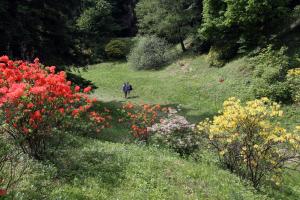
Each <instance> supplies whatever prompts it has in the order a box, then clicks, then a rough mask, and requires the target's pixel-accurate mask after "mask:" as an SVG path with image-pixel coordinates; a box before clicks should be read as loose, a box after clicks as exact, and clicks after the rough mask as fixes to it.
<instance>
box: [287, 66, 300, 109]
mask: <svg viewBox="0 0 300 200" xmlns="http://www.w3.org/2000/svg"><path fill="white" fill-rule="evenodd" d="M287 83H288V85H289V87H290V91H291V94H292V99H293V102H294V103H300V68H295V69H291V70H289V71H288V74H287Z"/></svg>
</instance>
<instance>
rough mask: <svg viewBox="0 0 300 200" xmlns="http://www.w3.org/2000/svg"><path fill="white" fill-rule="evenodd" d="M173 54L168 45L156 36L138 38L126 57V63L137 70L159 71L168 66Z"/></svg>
mask: <svg viewBox="0 0 300 200" xmlns="http://www.w3.org/2000/svg"><path fill="white" fill-rule="evenodd" d="M172 58H174V53H172V51H171V48H170V45H169V44H168V43H167V42H166V41H165V40H164V39H161V38H158V37H156V36H146V37H142V38H140V40H139V41H138V43H137V44H136V46H135V47H134V48H133V49H132V50H131V52H130V54H129V56H128V62H129V63H130V65H131V66H133V67H134V68H136V69H138V70H142V69H160V68H161V67H163V66H164V65H166V64H168V63H169V62H170V61H171V60H172Z"/></svg>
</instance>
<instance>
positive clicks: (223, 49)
mask: <svg viewBox="0 0 300 200" xmlns="http://www.w3.org/2000/svg"><path fill="white" fill-rule="evenodd" d="M236 52H237V47H236V46H235V45H225V44H224V45H222V46H221V45H220V46H211V48H210V50H209V53H208V56H207V60H208V63H209V65H210V66H211V67H223V66H224V65H225V64H226V62H227V61H228V60H230V59H231V58H233V57H234V56H235V55H236Z"/></svg>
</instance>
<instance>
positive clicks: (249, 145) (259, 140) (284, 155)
mask: <svg viewBox="0 0 300 200" xmlns="http://www.w3.org/2000/svg"><path fill="white" fill-rule="evenodd" d="M282 115H283V112H282V111H281V110H280V105H279V104H277V103H275V102H272V101H270V100H269V99H268V98H262V99H258V100H254V101H249V102H247V103H246V105H242V104H241V102H240V100H238V99H236V98H234V97H233V98H230V99H229V100H227V101H225V102H224V109H223V111H222V114H221V115H219V116H216V117H214V119H213V120H212V121H208V120H206V121H204V122H201V123H200V124H199V126H198V130H199V132H200V134H202V135H203V136H204V137H205V138H206V139H207V140H208V141H209V143H210V145H211V147H212V148H213V149H215V150H216V151H217V152H218V154H219V159H220V162H221V163H223V164H224V166H226V167H227V168H228V169H229V170H231V171H232V172H234V173H236V174H238V175H239V176H241V177H243V178H246V179H249V180H250V181H251V182H252V184H253V186H254V187H255V188H258V187H259V186H260V185H261V184H262V183H263V181H264V180H265V181H272V182H274V183H275V184H276V185H279V184H280V182H281V178H282V174H283V173H282V172H283V168H284V166H285V164H287V162H290V164H291V162H298V153H299V150H300V136H299V135H298V133H297V132H299V130H300V127H299V126H298V127H296V129H295V132H294V133H289V132H288V131H287V130H286V129H284V128H282V127H281V126H280V125H279V124H274V123H272V121H273V120H274V119H276V118H278V117H281V116H282Z"/></svg>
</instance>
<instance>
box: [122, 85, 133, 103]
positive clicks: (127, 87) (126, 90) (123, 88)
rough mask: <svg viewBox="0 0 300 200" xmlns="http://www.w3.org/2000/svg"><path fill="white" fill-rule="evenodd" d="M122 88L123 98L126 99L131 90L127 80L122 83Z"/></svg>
mask: <svg viewBox="0 0 300 200" xmlns="http://www.w3.org/2000/svg"><path fill="white" fill-rule="evenodd" d="M122 90H123V93H124V96H125V98H126V99H127V97H128V95H129V94H130V92H131V91H132V85H130V84H129V82H127V83H124V84H123V87H122Z"/></svg>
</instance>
